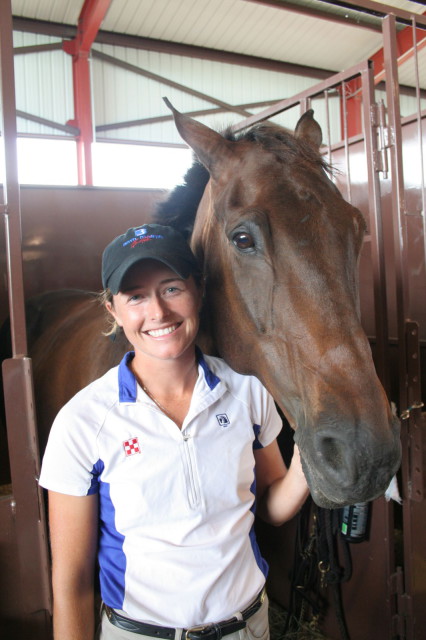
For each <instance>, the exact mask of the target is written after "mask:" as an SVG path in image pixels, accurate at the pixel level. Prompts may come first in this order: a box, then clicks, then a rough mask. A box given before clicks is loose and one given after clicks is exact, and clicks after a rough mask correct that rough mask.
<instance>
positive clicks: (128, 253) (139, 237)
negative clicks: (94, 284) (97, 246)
mask: <svg viewBox="0 0 426 640" xmlns="http://www.w3.org/2000/svg"><path fill="white" fill-rule="evenodd" d="M147 258H151V259H153V260H158V261H159V262H162V263H163V264H165V265H166V266H168V267H170V269H173V271H174V272H175V273H177V274H178V275H179V276H180V277H181V278H184V279H185V280H186V278H188V277H189V276H190V275H196V274H197V275H199V274H201V269H200V266H199V264H198V262H197V259H196V257H195V256H194V254H193V253H192V251H191V249H190V246H189V244H188V242H187V241H186V240H185V238H184V237H183V236H182V235H181V234H180V233H179V232H178V231H176V230H175V229H173V228H172V227H168V226H164V225H161V224H144V225H142V226H141V227H132V228H131V229H128V230H127V231H126V233H123V234H122V235H120V236H117V237H116V238H114V240H113V241H112V242H110V244H109V245H108V246H107V247H106V249H105V250H104V252H103V254H102V284H103V286H104V288H105V289H107V288H108V289H109V290H110V291H111V293H113V295H116V294H117V293H118V292H119V291H120V287H121V284H122V282H123V278H124V276H125V274H126V273H127V271H128V270H129V269H130V267H131V266H133V265H134V264H135V263H136V262H139V261H140V260H146V259H147Z"/></svg>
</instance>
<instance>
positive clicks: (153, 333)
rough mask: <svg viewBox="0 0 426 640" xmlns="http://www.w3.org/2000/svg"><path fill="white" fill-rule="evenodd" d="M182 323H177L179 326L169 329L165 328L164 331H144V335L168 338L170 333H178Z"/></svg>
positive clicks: (173, 325)
mask: <svg viewBox="0 0 426 640" xmlns="http://www.w3.org/2000/svg"><path fill="white" fill-rule="evenodd" d="M181 324H182V323H181V322H180V323H177V324H172V325H171V326H169V327H165V328H164V329H149V330H147V331H144V333H147V334H148V335H149V336H152V337H153V338H162V337H163V336H167V335H169V334H170V333H173V331H176V329H178V328H179V327H180V326H181Z"/></svg>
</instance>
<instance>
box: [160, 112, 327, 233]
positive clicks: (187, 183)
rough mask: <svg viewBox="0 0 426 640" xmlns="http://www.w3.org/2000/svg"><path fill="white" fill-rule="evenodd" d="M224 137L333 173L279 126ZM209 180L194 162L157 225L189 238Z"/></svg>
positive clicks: (263, 124) (165, 203)
mask: <svg viewBox="0 0 426 640" xmlns="http://www.w3.org/2000/svg"><path fill="white" fill-rule="evenodd" d="M221 135H222V136H223V137H224V138H226V139H227V140H230V141H231V142H239V141H242V142H252V143H253V144H258V145H260V146H262V147H263V148H264V149H265V150H267V151H270V152H271V153H273V154H274V155H275V156H276V158H277V159H278V160H280V161H281V162H284V163H299V164H301V163H303V164H309V165H311V166H314V167H315V168H317V169H319V170H321V171H325V172H326V173H328V174H331V173H332V170H331V167H330V165H329V164H328V163H327V162H326V161H325V160H324V158H323V157H322V156H321V154H320V153H319V152H318V151H316V150H315V149H314V148H313V147H312V146H311V145H310V144H309V143H307V142H305V141H304V140H301V139H298V138H296V137H295V136H294V134H293V133H291V132H290V131H289V130H287V129H285V128H284V127H281V126H279V125H277V124H273V123H271V122H261V123H259V124H256V125H254V126H253V127H250V128H249V129H245V130H243V131H242V132H237V133H235V132H234V131H232V128H231V127H228V128H227V129H225V130H224V131H222V132H221ZM209 179H210V175H209V172H208V171H207V169H206V168H205V167H204V166H203V165H202V164H201V163H200V162H199V161H198V160H197V159H195V160H194V163H193V164H192V166H191V167H190V168H189V169H188V171H187V172H186V174H185V176H184V178H183V184H180V185H177V186H176V187H175V188H174V189H173V191H172V192H171V194H170V196H169V198H168V199H167V200H165V201H163V202H161V203H160V204H159V205H158V206H157V208H156V210H155V213H154V222H158V223H160V224H165V225H169V226H171V227H173V228H175V229H177V230H178V231H180V232H181V233H182V234H183V235H184V236H185V238H186V239H189V237H190V236H191V233H192V229H193V227H194V222H195V216H196V214H197V209H198V205H199V203H200V200H201V198H202V195H203V193H204V189H205V187H206V185H207V183H208V181H209Z"/></svg>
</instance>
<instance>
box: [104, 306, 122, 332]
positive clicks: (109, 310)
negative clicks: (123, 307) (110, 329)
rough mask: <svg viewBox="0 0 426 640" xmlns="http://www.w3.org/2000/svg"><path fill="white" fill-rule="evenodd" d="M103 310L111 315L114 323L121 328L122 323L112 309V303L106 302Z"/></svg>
mask: <svg viewBox="0 0 426 640" xmlns="http://www.w3.org/2000/svg"><path fill="white" fill-rule="evenodd" d="M105 309H106V310H107V311H108V313H110V314H111V315H112V317H113V318H114V320H115V322H116V323H117V324H118V326H119V327H122V326H123V323H122V322H121V320H120V318H119V316H118V314H117V312H116V310H115V309H114V301H113V300H112V301H110V300H107V301H106V302H105Z"/></svg>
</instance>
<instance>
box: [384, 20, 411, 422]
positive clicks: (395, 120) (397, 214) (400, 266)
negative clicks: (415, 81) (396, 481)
mask: <svg viewBox="0 0 426 640" xmlns="http://www.w3.org/2000/svg"><path fill="white" fill-rule="evenodd" d="M395 34H396V25H395V17H394V16H391V15H390V16H387V17H386V18H385V19H384V20H383V41H384V50H385V69H386V80H387V81H386V96H387V111H388V126H389V131H390V135H391V137H392V140H391V144H390V148H389V150H390V171H391V179H392V190H393V194H392V219H393V233H394V253H395V279H396V298H397V316H398V317H397V320H398V342H399V348H400V380H399V383H400V407H399V410H400V413H402V412H403V411H404V410H405V409H407V387H406V370H405V352H406V350H405V319H406V318H407V317H408V309H409V301H408V292H409V289H408V282H407V276H408V270H407V255H406V252H407V239H406V225H405V212H406V205H405V189H404V176H403V168H402V167H403V164H402V132H401V113H400V106H399V88H398V65H397V62H396V59H397V56H396V35H395Z"/></svg>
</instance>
